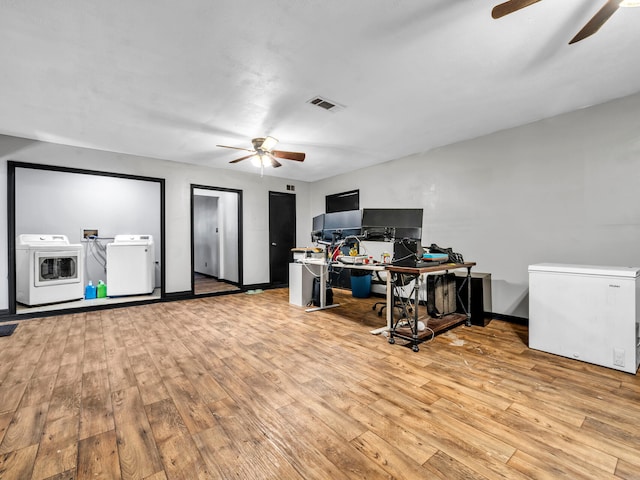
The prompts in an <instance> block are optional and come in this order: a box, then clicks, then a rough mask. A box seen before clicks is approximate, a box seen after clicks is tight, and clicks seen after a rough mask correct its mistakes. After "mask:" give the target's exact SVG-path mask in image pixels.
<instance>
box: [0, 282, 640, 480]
mask: <svg viewBox="0 0 640 480" xmlns="http://www.w3.org/2000/svg"><path fill="white" fill-rule="evenodd" d="M334 293H335V297H336V301H338V302H340V303H341V304H342V306H341V307H339V308H334V309H330V310H325V311H321V312H314V313H305V311H304V309H303V308H300V307H295V306H291V305H289V304H288V290H286V289H280V290H270V291H266V292H264V293H262V294H257V295H246V294H237V295H227V296H221V297H209V298H201V299H197V300H189V301H180V302H172V303H158V304H153V305H146V306H137V307H129V308H119V309H112V310H103V311H97V312H92V313H81V314H72V315H62V316H57V317H49V318H42V319H34V320H26V321H22V322H20V324H19V326H18V328H17V330H16V331H15V333H14V334H13V335H12V336H10V337H4V338H0V478H2V479H3V480H10V479H30V478H33V479H57V480H63V479H64V480H68V479H82V480H84V479H98V478H99V479H112V478H113V479H117V478H126V479H129V478H131V479H133V478H136V479H154V480H158V479H165V478H168V479H173V478H179V479H189V480H192V479H213V478H225V479H226V478H234V479H322V480H327V479H332V480H333V479H364V478H367V479H377V478H384V479H389V478H396V479H423V478H424V479H432V478H442V479H475V478H489V479H528V478H544V479H547V478H548V479H555V478H568V479H582V478H587V479H607V478H640V453H639V452H640V429H639V428H638V425H639V424H640V381H639V379H638V377H637V376H635V375H630V374H626V373H621V372H617V371H614V370H610V369H606V368H602V367H597V366H593V365H589V364H585V363H581V362H577V361H572V360H569V359H564V358H561V357H556V356H553V355H548V354H545V353H541V352H537V351H534V350H530V349H528V348H527V329H526V327H523V326H519V325H515V324H511V323H506V322H501V321H496V320H493V321H492V322H491V323H490V324H489V325H488V326H487V327H484V328H483V327H464V326H460V327H457V328H455V329H453V330H451V331H450V332H448V333H445V334H442V335H440V336H438V337H436V339H435V340H434V341H433V342H431V343H428V344H423V345H422V346H421V348H420V351H419V352H418V353H414V352H412V351H411V350H410V349H409V348H405V347H402V346H399V345H389V344H388V343H387V341H386V339H385V338H384V337H381V336H374V335H371V334H370V333H369V330H371V329H372V328H375V327H378V326H380V325H381V324H382V323H383V321H382V320H381V319H380V318H379V317H378V316H377V315H376V314H375V312H373V311H372V310H371V305H372V304H373V302H374V301H375V299H353V298H352V297H350V295H349V294H348V292H341V291H338V290H334Z"/></svg>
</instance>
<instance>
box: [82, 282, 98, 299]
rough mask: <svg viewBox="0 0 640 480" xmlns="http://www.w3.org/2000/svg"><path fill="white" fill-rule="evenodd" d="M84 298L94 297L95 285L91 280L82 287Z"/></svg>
mask: <svg viewBox="0 0 640 480" xmlns="http://www.w3.org/2000/svg"><path fill="white" fill-rule="evenodd" d="M84 298H86V299H87V300H91V299H92V298H96V286H95V285H94V284H93V282H92V281H91V280H89V283H88V284H87V286H86V287H84Z"/></svg>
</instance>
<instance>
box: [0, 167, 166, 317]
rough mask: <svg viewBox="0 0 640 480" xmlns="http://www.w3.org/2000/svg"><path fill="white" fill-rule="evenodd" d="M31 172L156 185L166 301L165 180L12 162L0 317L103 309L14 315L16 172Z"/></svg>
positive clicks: (161, 284)
mask: <svg viewBox="0 0 640 480" xmlns="http://www.w3.org/2000/svg"><path fill="white" fill-rule="evenodd" d="M19 168H22V169H31V170H44V171H52V172H61V173H67V174H77V175H93V176H98V177H112V178H122V179H125V180H138V181H144V182H152V183H157V184H158V186H159V195H160V198H159V202H160V205H159V216H160V218H159V219H158V221H159V229H160V298H161V299H164V298H166V290H165V270H166V269H165V264H166V253H165V252H166V247H165V245H166V235H165V179H164V178H156V177H146V176H142V175H130V174H125V173H116V172H104V171H101V170H89V169H84V168H74V167H61V166H58V165H47V164H40V163H28V162H17V161H13V160H9V161H7V249H8V256H7V258H8V262H9V263H8V265H7V273H8V282H7V285H8V288H9V291H8V309H7V310H6V311H0V317H2V316H4V314H5V313H6V314H8V315H18V316H19V317H20V318H29V317H32V316H43V315H45V316H46V315H51V314H53V315H58V314H60V313H61V312H64V311H90V310H96V309H99V308H102V307H100V306H97V307H96V306H92V305H87V306H81V307H74V308H69V307H65V306H61V307H60V308H59V309H58V308H55V309H53V310H49V311H47V312H37V313H33V314H32V313H21V314H17V307H16V187H17V185H16V170H17V169H19Z"/></svg>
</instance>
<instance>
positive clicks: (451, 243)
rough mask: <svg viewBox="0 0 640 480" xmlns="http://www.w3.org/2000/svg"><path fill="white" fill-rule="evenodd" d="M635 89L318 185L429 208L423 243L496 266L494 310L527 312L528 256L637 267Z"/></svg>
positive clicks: (363, 200)
mask: <svg viewBox="0 0 640 480" xmlns="http://www.w3.org/2000/svg"><path fill="white" fill-rule="evenodd" d="M638 112H640V94H638V95H634V96H631V97H627V98H624V99H620V100H616V101H613V102H609V103H607V104H604V105H600V106H595V107H591V108H588V109H583V110H579V111H576V112H572V113H570V114H566V115H562V116H558V117H555V118H552V119H547V120H543V121H540V122H537V123H534V124H530V125H526V126H523V127H519V128H514V129H510V130H505V131H501V132H498V133H495V134H492V135H488V136H485V137H481V138H478V139H474V140H469V141H466V142H461V143H457V144H453V145H449V146H446V147H442V148H438V149H435V150H432V151H430V152H427V153H423V154H420V155H415V156H411V157H408V158H404V159H400V160H397V161H393V162H388V163H385V164H382V165H378V166H375V167H371V168H367V169H363V170H360V171H358V172H357V174H355V175H349V176H338V177H334V178H330V179H327V180H323V181H320V182H316V183H314V184H313V185H312V189H311V201H310V205H311V210H310V213H309V220H308V221H307V224H306V225H307V228H311V217H312V216H313V215H317V214H318V213H322V212H323V211H324V201H325V195H327V194H332V193H338V192H341V191H346V190H351V189H354V188H358V189H360V206H361V208H367V207H370V208H373V207H384V208H389V207H398V208H401V207H404V208H423V209H424V224H423V236H422V243H423V245H429V244H431V243H437V244H438V245H440V246H444V247H453V248H454V250H456V251H459V252H461V253H462V254H463V255H464V257H465V259H466V260H469V261H474V262H477V266H476V267H475V270H474V271H477V272H489V273H491V275H492V293H493V311H494V312H495V313H502V314H507V315H514V316H520V317H528V272H527V267H528V265H530V264H533V263H540V262H560V263H576V264H593V265H623V266H625V265H628V266H640V248H638V247H639V243H640V202H639V201H638V199H637V193H636V192H637V191H638V184H639V179H640V115H639V114H638Z"/></svg>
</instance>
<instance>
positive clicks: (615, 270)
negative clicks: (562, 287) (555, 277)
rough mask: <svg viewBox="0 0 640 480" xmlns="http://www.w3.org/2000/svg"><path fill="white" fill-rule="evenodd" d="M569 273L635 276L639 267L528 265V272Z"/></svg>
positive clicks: (560, 264)
mask: <svg viewBox="0 0 640 480" xmlns="http://www.w3.org/2000/svg"><path fill="white" fill-rule="evenodd" d="M532 272H546V273H569V274H574V275H601V276H602V275H605V276H608V277H627V278H637V277H639V276H640V267H608V266H600V265H567V264H564V263H538V264H535V265H529V273H532Z"/></svg>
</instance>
